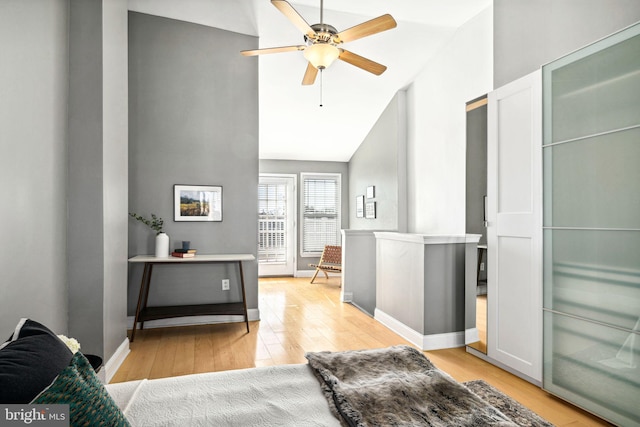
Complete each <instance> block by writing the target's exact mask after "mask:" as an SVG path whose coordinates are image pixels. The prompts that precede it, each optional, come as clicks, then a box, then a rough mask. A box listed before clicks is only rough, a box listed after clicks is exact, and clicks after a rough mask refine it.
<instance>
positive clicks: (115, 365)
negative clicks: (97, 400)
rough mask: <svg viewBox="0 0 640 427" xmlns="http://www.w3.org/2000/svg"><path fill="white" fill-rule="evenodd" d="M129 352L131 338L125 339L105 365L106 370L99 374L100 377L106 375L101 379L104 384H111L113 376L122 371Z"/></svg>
mask: <svg viewBox="0 0 640 427" xmlns="http://www.w3.org/2000/svg"><path fill="white" fill-rule="evenodd" d="M129 351H130V350H129V338H125V339H124V341H122V344H120V346H118V348H117V349H116V351H115V353H113V355H112V356H111V357H110V358H109V360H107V363H105V364H104V368H103V369H101V370H100V372H99V373H98V376H100V374H103V373H104V378H100V380H101V381H102V382H104V383H105V384H109V382H110V381H111V379H112V378H113V376H114V375H115V374H116V372H118V369H120V365H122V362H124V359H126V358H127V355H128V354H129Z"/></svg>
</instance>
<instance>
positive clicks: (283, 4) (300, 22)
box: [271, 0, 316, 37]
mask: <svg viewBox="0 0 640 427" xmlns="http://www.w3.org/2000/svg"><path fill="white" fill-rule="evenodd" d="M271 4H273V5H274V6H275V7H277V8H278V10H279V11H280V12H282V14H283V15H284V16H286V17H287V19H289V21H291V22H292V23H293V25H295V26H296V27H298V29H299V30H300V31H302V32H303V33H304V34H306V35H307V36H309V37H313V36H315V35H316V32H315V31H313V29H312V28H311V27H310V26H309V24H308V23H307V21H305V20H304V18H303V17H302V16H300V14H299V13H298V12H297V11H296V10H295V9H294V8H293V6H291V5H290V4H289V2H287V1H285V0H271Z"/></svg>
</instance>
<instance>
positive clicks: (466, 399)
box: [0, 319, 551, 427]
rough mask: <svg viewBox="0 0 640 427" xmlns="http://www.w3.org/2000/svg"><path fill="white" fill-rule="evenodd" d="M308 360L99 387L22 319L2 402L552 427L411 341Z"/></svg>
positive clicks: (131, 412)
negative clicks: (462, 379) (452, 372)
mask: <svg viewBox="0 0 640 427" xmlns="http://www.w3.org/2000/svg"><path fill="white" fill-rule="evenodd" d="M306 358H307V361H308V363H306V364H296V365H281V366H271V367H258V368H251V369H244V370H235V371H226V372H215V373H205V374H194V375H185V376H180V377H172V378H164V379H154V380H139V381H129V382H124V383H115V384H107V385H103V384H102V383H100V381H99V380H98V378H97V375H96V374H95V372H94V371H93V369H92V368H91V365H90V364H89V362H88V361H87V359H86V358H85V357H84V356H83V355H82V353H81V352H80V351H76V352H75V353H74V352H72V351H71V350H70V349H69V348H68V347H67V345H66V344H65V343H64V342H62V341H61V340H60V339H59V338H58V337H57V336H56V335H55V334H53V332H51V331H50V330H48V329H47V328H46V327H45V326H43V325H41V324H39V323H37V322H34V321H32V320H28V319H22V320H21V322H20V323H19V324H18V326H17V327H16V329H15V331H14V333H13V334H12V335H11V337H10V338H9V340H7V341H6V342H5V343H4V344H2V345H0V403H23V404H29V405H33V404H44V405H51V404H67V405H69V412H70V413H69V417H70V419H71V425H109V426H129V425H131V426H242V427H248V426H329V427H330V426H416V425H425V426H505V427H507V426H508V427H512V426H519V425H520V426H522V425H525V426H529V425H536V426H551V424H549V423H547V422H545V421H544V420H542V419H541V418H539V417H537V416H536V415H535V414H533V413H531V412H530V411H528V410H527V409H526V408H524V407H522V406H519V407H517V406H513V405H517V403H516V402H514V401H510V402H509V403H508V405H507V406H504V405H503V406H500V404H499V403H500V399H496V398H495V396H497V394H495V393H498V394H499V392H497V390H494V391H495V393H494V394H493V395H491V394H489V395H486V396H484V399H483V398H482V397H480V396H481V395H482V394H481V393H480V391H477V392H474V391H471V389H470V388H469V387H466V386H465V385H463V384H460V383H458V382H456V381H455V380H454V379H453V378H451V377H450V376H449V375H447V374H446V373H445V372H443V371H441V370H439V369H437V368H436V367H435V366H434V365H433V364H432V363H431V362H430V361H429V359H428V358H427V357H425V355H424V354H423V353H422V352H420V351H419V350H416V349H414V348H413V347H409V346H394V347H389V348H382V349H367V350H357V351H343V352H316V353H307V354H306ZM25 379H26V380H25ZM490 392H491V390H490ZM479 393H480V394H479ZM491 396H493V397H491ZM505 397H506V396H505ZM506 399H508V398H506ZM488 401H491V402H492V404H490V403H488ZM514 408H515V410H514Z"/></svg>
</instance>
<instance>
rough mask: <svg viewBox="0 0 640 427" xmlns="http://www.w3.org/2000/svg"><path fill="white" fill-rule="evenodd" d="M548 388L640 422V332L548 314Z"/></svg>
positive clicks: (621, 420) (624, 421)
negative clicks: (639, 408)
mask: <svg viewBox="0 0 640 427" xmlns="http://www.w3.org/2000/svg"><path fill="white" fill-rule="evenodd" d="M544 328H545V330H544V375H543V385H544V388H545V389H546V390H549V391H551V392H552V393H556V394H559V395H562V396H567V397H569V398H570V399H571V400H572V401H573V402H575V403H576V404H578V405H579V406H582V407H584V408H585V409H587V410H590V411H593V412H595V413H597V414H600V415H601V416H603V417H605V418H607V419H609V420H610V421H612V422H614V423H616V424H619V425H637V424H638V423H640V412H638V390H640V344H639V343H640V336H639V335H638V332H637V331H636V332H635V333H629V332H624V331H620V330H618V329H614V328H607V327H604V326H601V325H598V324H594V323H590V322H586V321H582V320H577V319H573V318H570V317H566V316H563V315H559V314H554V313H550V312H546V313H545V314H544Z"/></svg>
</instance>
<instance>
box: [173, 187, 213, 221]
mask: <svg viewBox="0 0 640 427" xmlns="http://www.w3.org/2000/svg"><path fill="white" fill-rule="evenodd" d="M173 199H174V202H173V203H174V218H173V219H174V221H222V187H221V186H219V185H174V186H173Z"/></svg>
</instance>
